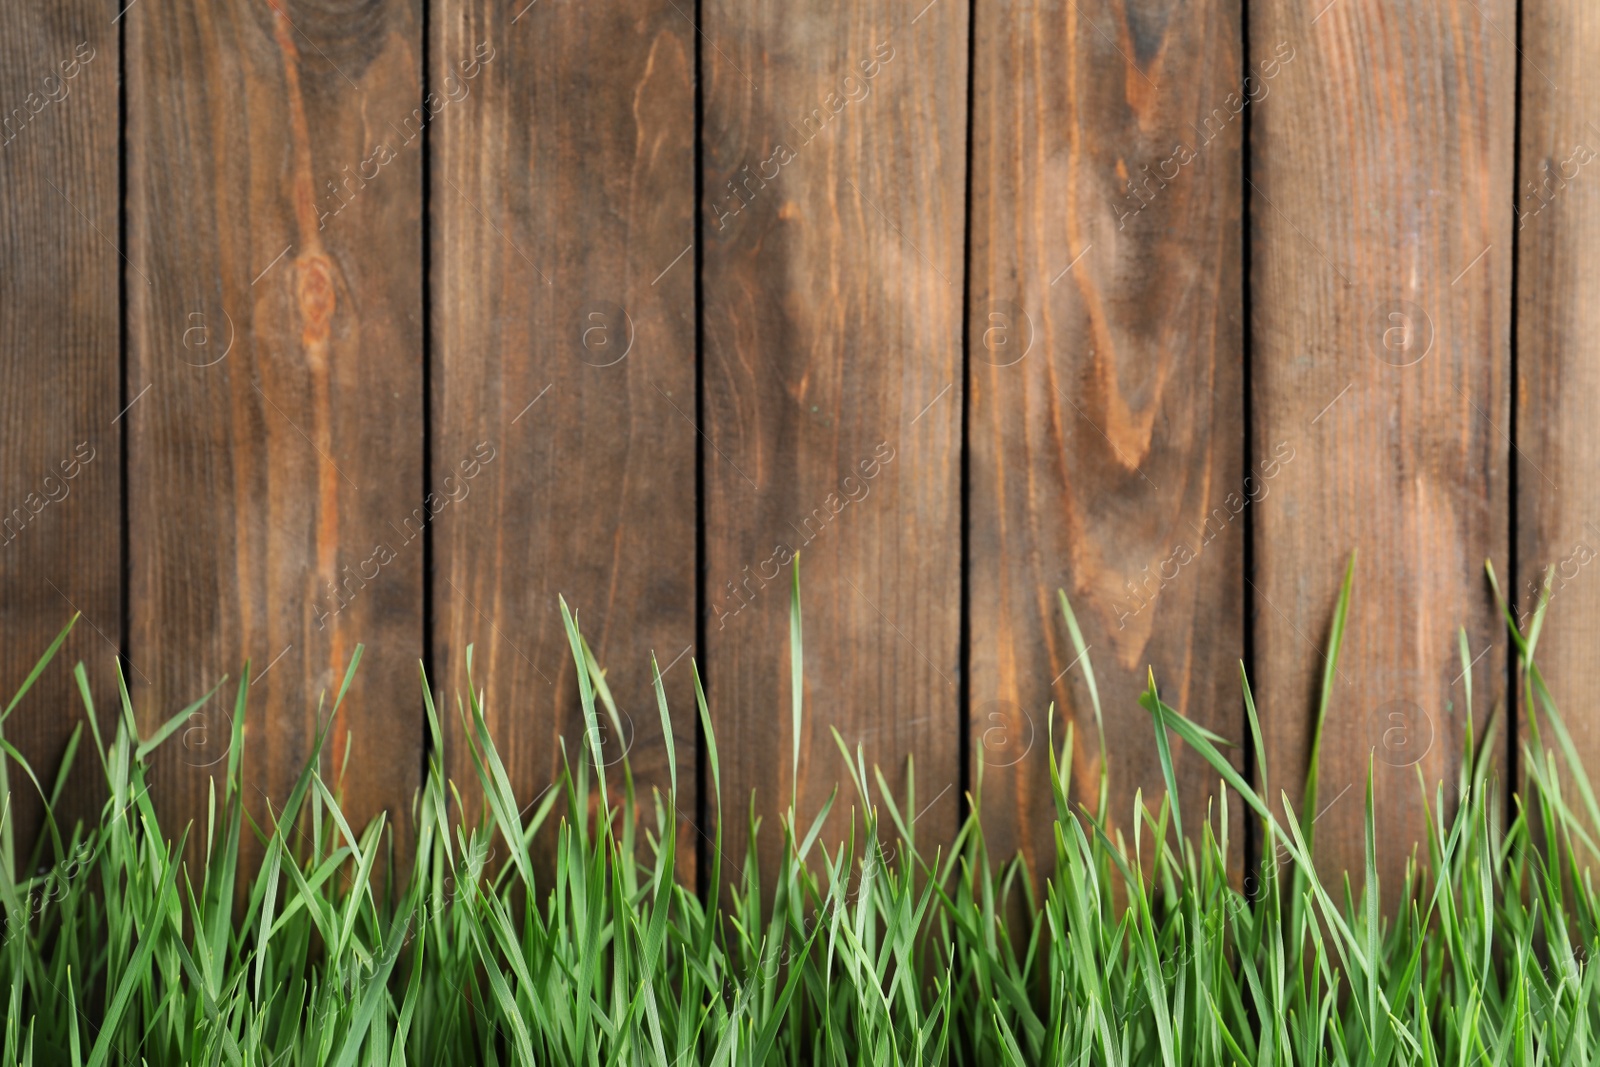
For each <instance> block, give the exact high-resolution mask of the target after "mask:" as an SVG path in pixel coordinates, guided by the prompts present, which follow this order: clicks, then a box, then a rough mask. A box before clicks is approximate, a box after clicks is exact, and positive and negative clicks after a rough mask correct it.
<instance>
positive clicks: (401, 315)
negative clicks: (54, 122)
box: [126, 0, 423, 841]
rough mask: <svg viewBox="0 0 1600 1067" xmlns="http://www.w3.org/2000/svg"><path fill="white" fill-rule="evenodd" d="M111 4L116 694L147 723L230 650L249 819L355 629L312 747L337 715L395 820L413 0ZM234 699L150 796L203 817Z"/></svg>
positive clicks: (404, 621)
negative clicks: (245, 683)
mask: <svg viewBox="0 0 1600 1067" xmlns="http://www.w3.org/2000/svg"><path fill="white" fill-rule="evenodd" d="M126 21H127V23H128V26H127V42H128V55H129V61H128V93H129V97H128V141H127V143H128V151H129V160H128V182H129V189H128V212H129V237H130V244H131V246H132V248H131V251H130V256H131V258H132V260H133V263H134V264H135V266H136V268H137V272H138V273H137V276H136V277H135V278H134V279H133V280H132V281H131V282H130V284H129V287H128V289H129V294H130V307H129V313H130V324H129V343H130V345H131V347H132V352H131V362H130V368H129V386H128V391H129V394H130V399H131V400H132V401H133V406H132V408H131V410H130V411H129V412H128V415H127V418H128V419H130V420H131V429H130V444H129V449H130V457H129V504H130V509H129V517H128V518H129V523H130V540H131V553H132V570H133V573H132V588H131V593H130V596H131V599H132V602H133V611H132V628H133V640H132V648H131V649H130V654H131V655H132V657H133V661H134V663H135V664H137V666H138V668H139V672H140V673H139V674H138V675H137V676H136V677H135V679H134V681H135V685H134V690H133V693H134V700H135V703H136V705H137V707H138V709H139V711H140V714H141V716H142V718H143V721H144V722H145V723H146V724H151V723H154V722H156V721H158V720H159V719H161V718H164V717H165V716H167V715H170V714H172V713H173V712H174V711H176V710H177V709H179V708H181V707H182V706H183V705H184V704H186V703H188V702H189V701H191V700H193V699H195V698H196V697H197V696H199V695H200V694H202V693H204V692H205V690H206V689H208V688H209V687H210V686H212V685H213V684H215V683H216V681H217V680H218V679H219V678H221V677H222V676H223V675H229V676H231V677H232V678H234V679H237V678H238V676H239V671H240V667H241V666H242V664H243V662H244V660H245V659H246V657H248V658H249V659H250V660H251V661H252V662H253V664H254V669H255V672H256V681H255V682H254V683H253V686H252V690H251V699H252V710H251V713H250V718H249V724H248V727H247V729H248V731H249V743H248V751H247V753H246V764H245V766H246V774H247V776H248V779H249V785H248V789H247V793H248V796H249V800H250V802H251V803H253V804H254V811H255V813H256V815H257V817H258V818H259V817H261V816H262V814H263V813H264V812H265V810H266V805H267V803H268V802H271V803H272V804H274V805H281V803H282V802H283V800H284V799H285V798H286V796H287V792H288V789H289V786H290V784H291V783H292V781H293V776H294V775H295V774H297V773H298V771H299V769H300V767H301V766H302V765H303V763H304V760H305V759H306V757H307V755H308V753H309V751H310V745H311V741H312V738H313V734H314V730H315V716H316V714H317V704H316V701H317V698H318V696H319V694H322V693H326V694H327V697H328V708H329V709H331V707H332V704H333V698H334V696H335V695H336V694H337V691H338V686H339V683H340V681H341V680H342V678H343V676H344V671H345V666H346V663H347V661H348V659H349V657H350V655H351V654H352V652H353V651H354V648H355V646H356V644H357V643H358V642H364V643H365V644H366V646H367V653H366V658H365V659H364V661H363V666H362V669H361V672H360V674H359V675H358V679H357V681H356V683H355V686H354V688H353V689H352V690H351V692H350V696H349V698H348V699H347V701H346V703H345V705H344V709H343V710H342V711H341V712H340V713H339V715H338V717H337V721H335V722H334V724H333V729H332V733H331V736H330V739H329V747H328V758H327V760H326V762H325V764H324V770H325V772H327V773H330V774H331V773H335V772H336V771H338V769H339V768H341V767H343V766H344V762H345V751H346V743H347V740H348V743H349V746H350V748H349V762H348V767H347V769H345V770H344V771H343V788H344V794H345V797H346V804H347V807H348V814H349V816H350V817H351V819H352V820H359V821H364V820H367V819H370V818H372V817H374V816H375V815H376V814H377V813H378V812H379V811H387V812H388V815H389V819H390V823H391V825H393V826H396V828H397V829H398V830H399V831H400V834H401V839H402V841H403V840H404V838H405V827H406V826H407V825H408V824H409V809H410V802H411V799H412V795H413V793H414V791H415V789H416V787H417V785H418V784H419V781H420V768H421V740H422V734H421V722H422V712H421V699H420V692H419V687H418V683H417V676H416V663H417V659H418V656H419V655H420V654H421V650H422V583H421V574H422V552H421V546H420V542H418V543H412V544H409V545H407V544H404V543H402V542H401V540H400V538H399V536H398V535H397V534H396V532H395V525H397V524H399V523H400V522H401V521H402V519H403V518H404V516H406V515H407V514H409V513H410V512H411V511H412V509H414V508H416V507H417V506H418V505H419V504H420V502H421V494H422V485H423V476H422V463H423V456H422V434H421V427H422V403H423V397H422V378H421V369H422V329H421V326H422V307H421V299H422V276H421V270H420V265H421V260H422V234H421V204H422V201H421V160H422V154H421V150H420V148H421V138H416V139H414V140H411V141H410V142H409V143H408V142H407V141H406V124H407V120H408V117H410V116H413V115H414V113H415V112H414V109H416V108H417V107H418V100H419V97H420V85H419V79H420V75H421V43H422V42H421V30H420V26H421V19H420V12H419V9H418V6H417V4H416V3H414V2H411V0H386V2H381V3H372V4H368V5H365V6H363V7H361V8H360V9H359V10H357V11H355V12H351V11H349V10H347V9H345V8H344V7H342V6H340V5H332V6H330V5H326V4H323V3H320V2H312V3H303V2H302V3H284V4H280V3H278V2H277V0H260V2H254V3H237V4H223V5H214V4H208V3H187V2H184V3H177V4H167V3H161V4H150V3H140V4H138V5H137V6H135V7H133V8H132V9H131V10H130V11H129V12H128V14H127V16H126ZM414 125H415V123H414V122H413V126H414ZM386 146H387V148H388V149H389V151H387V152H385V151H383V149H384V148H385V147H386ZM384 157H392V158H384ZM380 158H382V160H383V161H382V162H381V163H380V162H377V160H378V159H380ZM146 278H148V279H149V284H145V283H144V279H146ZM201 330H205V331H208V333H204V334H203V333H201V332H199V331H201ZM230 344H231V347H228V346H229V345H230ZM224 353H226V354H225V355H224ZM385 547H388V548H389V549H390V551H387V552H386V551H384V549H385ZM231 692H232V685H231V684H230V686H229V687H228V694H229V695H231ZM230 713H231V701H229V700H227V699H225V698H219V699H218V700H216V701H214V702H213V703H212V704H210V705H209V706H208V707H207V708H205V709H203V710H202V711H201V712H199V713H197V716H196V720H195V723H194V725H193V726H191V727H188V728H185V729H184V730H182V731H180V732H179V733H178V734H176V735H174V739H173V740H174V743H173V744H171V745H168V746H166V749H165V751H163V752H162V753H161V754H160V755H159V757H158V771H159V773H158V776H157V778H156V785H155V787H154V788H155V789H156V790H157V791H158V792H159V794H160V796H159V797H158V798H157V799H158V801H159V803H160V805H161V810H162V811H163V813H164V816H165V817H166V818H168V819H174V818H177V817H180V816H181V817H184V818H189V817H196V816H198V817H200V818H201V819H202V825H203V816H204V812H205V804H206V796H207V788H208V781H207V780H208V777H209V776H210V775H211V774H212V773H220V772H221V770H222V769H224V768H225V767H226V762H225V760H223V756H224V755H225V754H226V748H227V737H228V735H227V731H226V723H227V721H228V717H229V715H230Z"/></svg>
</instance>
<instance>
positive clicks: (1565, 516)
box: [1506, 0, 1600, 784]
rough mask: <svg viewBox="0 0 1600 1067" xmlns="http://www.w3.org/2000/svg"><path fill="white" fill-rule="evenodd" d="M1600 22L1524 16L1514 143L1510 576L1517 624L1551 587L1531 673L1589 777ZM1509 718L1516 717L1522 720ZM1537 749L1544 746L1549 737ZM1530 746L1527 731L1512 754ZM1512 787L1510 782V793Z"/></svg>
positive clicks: (1599, 541)
mask: <svg viewBox="0 0 1600 1067" xmlns="http://www.w3.org/2000/svg"><path fill="white" fill-rule="evenodd" d="M1597 46H1600V11H1596V10H1595V9H1594V7H1593V6H1592V5H1589V4H1583V3H1575V2H1568V0H1534V2H1529V3H1525V4H1524V5H1523V8H1522V48H1523V60H1522V77H1521V82H1522V84H1521V94H1522V127H1521V130H1522V143H1521V145H1520V146H1518V153H1519V154H1518V159H1519V163H1520V165H1519V168H1518V169H1519V173H1518V178H1517V188H1516V191H1515V225H1516V241H1517V247H1518V271H1517V278H1516V286H1517V292H1516V301H1517V337H1516V343H1517V370H1518V374H1517V383H1516V388H1517V397H1516V402H1517V405H1518V407H1517V452H1516V453H1515V454H1514V456H1513V460H1514V461H1515V462H1516V463H1517V482H1516V487H1517V500H1516V521H1517V522H1518V523H1519V524H1520V525H1519V526H1518V538H1517V559H1516V560H1515V561H1514V562H1515V565H1516V568H1517V573H1516V576H1515V579H1514V580H1513V582H1512V583H1511V585H1512V587H1511V588H1509V589H1507V590H1506V592H1507V594H1508V595H1511V596H1514V597H1515V605H1516V608H1517V611H1518V614H1519V616H1520V618H1521V620H1522V621H1523V624H1524V625H1526V624H1527V623H1528V622H1531V620H1532V613H1533V611H1534V610H1535V608H1536V607H1537V606H1538V599H1539V597H1538V589H1539V587H1540V585H1541V583H1542V582H1543V581H1544V579H1545V574H1546V571H1547V569H1550V568H1554V573H1553V574H1552V575H1551V599H1550V607H1549V616H1548V618H1547V620H1546V624H1545V627H1544V628H1543V629H1542V630H1541V631H1540V638H1539V647H1538V660H1539V664H1540V670H1541V672H1542V673H1543V675H1544V678H1545V681H1546V683H1547V684H1548V685H1549V686H1550V690H1551V694H1552V696H1554V697H1555V700H1556V706H1557V707H1558V708H1560V709H1561V711H1562V712H1563V713H1564V719H1565V722H1566V724H1567V728H1568V729H1569V730H1570V731H1571V733H1572V736H1573V740H1574V741H1575V742H1576V743H1577V746H1578V750H1579V752H1580V753H1581V755H1582V756H1583V758H1584V761H1585V763H1586V765H1587V766H1589V767H1596V766H1600V715H1597V714H1596V712H1595V711H1594V708H1593V704H1592V696H1591V694H1593V693H1594V692H1595V691H1596V687H1597V683H1600V657H1597V655H1596V645H1595V641H1594V636H1595V634H1597V633H1600V580H1597V578H1596V574H1597V573H1600V568H1594V567H1591V566H1590V564H1591V563H1593V562H1595V560H1596V559H1597V558H1600V557H1597V553H1600V492H1597V490H1596V488H1595V486H1594V484H1593V471H1594V470H1595V464H1596V461H1597V460H1600V423H1597V421H1596V419H1595V409H1596V404H1597V400H1600V361H1597V360H1596V359H1595V358H1594V343H1595V341H1594V339H1595V335H1596V327H1597V326H1600V302H1597V299H1596V298H1597V296H1600V269H1597V268H1600V261H1597V260H1596V253H1595V247H1596V240H1597V239H1600V165H1596V164H1597V161H1600V156H1597V153H1600V70H1597V69H1596V67H1595V64H1594V62H1593V61H1592V57H1593V56H1594V55H1595V50H1596V47H1597ZM1518 713H1519V715H1521V714H1522V713H1523V712H1522V710H1521V708H1519V712H1518ZM1545 736H1546V741H1545V743H1546V744H1547V745H1548V744H1551V743H1552V742H1551V741H1550V740H1549V735H1548V733H1547V734H1546V735H1545ZM1526 740H1527V730H1526V727H1525V726H1524V728H1523V730H1522V732H1521V736H1520V737H1519V743H1518V748H1517V751H1518V753H1519V758H1520V751H1521V748H1520V746H1521V744H1522V743H1525V742H1526ZM1519 784H1520V783H1519Z"/></svg>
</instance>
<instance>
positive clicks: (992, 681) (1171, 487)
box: [967, 0, 1289, 871]
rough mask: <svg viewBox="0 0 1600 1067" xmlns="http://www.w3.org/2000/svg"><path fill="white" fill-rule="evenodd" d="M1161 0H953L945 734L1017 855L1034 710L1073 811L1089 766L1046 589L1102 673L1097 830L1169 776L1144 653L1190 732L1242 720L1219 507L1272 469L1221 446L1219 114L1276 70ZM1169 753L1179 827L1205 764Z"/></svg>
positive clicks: (1078, 682) (1235, 125)
mask: <svg viewBox="0 0 1600 1067" xmlns="http://www.w3.org/2000/svg"><path fill="white" fill-rule="evenodd" d="M1158 7H1160V8H1161V10H1156V9H1152V8H1150V6H1149V5H1129V4H1123V3H1116V2H1102V0H1096V2H1093V3H1090V2H1084V3H1078V4H1068V5H1056V4H1039V3H1035V2H1033V0H1011V2H1005V3H980V4H979V5H978V7H977V30H976V32H977V35H978V39H977V50H976V63H977V71H976V78H975V94H976V99H975V106H974V110H973V159H972V205H973V215H972V270H973V277H972V290H971V302H970V304H969V307H968V325H967V329H968V332H969V337H970V338H971V341H970V344H971V360H970V363H969V367H970V371H971V373H970V378H969V381H970V383H971V390H972V400H971V403H972V421H971V428H970V437H969V442H968V447H969V449H970V456H971V459H970V462H971V486H972V489H971V512H970V524H971V525H970V531H971V540H970V551H969V559H968V571H967V582H968V596H969V603H970V610H971V629H970V632H971V650H970V656H971V670H972V689H971V704H970V709H971V710H970V716H969V726H968V728H969V730H970V731H971V738H972V747H971V758H972V761H973V766H974V773H976V766H977V763H978V761H979V759H980V757H981V758H982V760H983V762H984V777H983V813H984V829H985V832H986V834H987V835H988V838H989V840H990V842H991V845H992V846H993V847H994V849H995V850H996V853H997V854H999V855H1010V854H1013V853H1014V852H1016V851H1017V850H1019V849H1020V850H1021V851H1022V853H1023V854H1024V855H1025V856H1026V857H1027V859H1028V860H1029V862H1030V864H1031V865H1032V866H1033V869H1034V870H1036V871H1037V870H1040V869H1048V868H1049V867H1050V865H1051V863H1052V862H1053V856H1054V844H1053V838H1052V836H1051V835H1052V830H1051V826H1052V823H1053V820H1054V817H1055V811H1054V803H1053V801H1052V799H1051V792H1050V777H1049V764H1048V758H1047V752H1048V741H1047V729H1048V714H1049V707H1050V704H1051V703H1052V701H1053V702H1054V703H1055V705H1056V708H1057V721H1056V739H1057V744H1058V746H1059V745H1060V744H1061V741H1062V739H1063V738H1064V736H1065V728H1066V721H1067V720H1068V719H1069V718H1070V719H1071V720H1072V721H1074V722H1075V723H1076V729H1077V744H1076V752H1075V756H1074V776H1073V784H1074V797H1075V799H1076V800H1077V801H1079V802H1082V803H1086V804H1088V805H1089V806H1090V807H1091V809H1092V808H1093V806H1094V803H1095V798H1096V797H1097V795H1098V788H1099V780H1100V774H1101V770H1102V768H1101V767H1100V765H1099V764H1100V758H1099V746H1098V739H1097V735H1096V727H1095V721H1094V714H1093V709H1092V705H1091V703H1090V698H1089V689H1088V686H1087V684H1086V681H1085V678H1084V671H1083V664H1082V662H1081V660H1079V657H1078V654H1077V652H1076V650H1075V648H1074V646H1073V644H1072V641H1071V638H1070V636H1069V634H1068V632H1067V629H1066V627H1065V625H1064V624H1063V620H1062V616H1061V611H1060V609H1059V607H1058V601H1057V597H1056V590H1057V589H1064V590H1065V591H1066V593H1067V596H1068V597H1069V598H1070V599H1071V601H1072V603H1073V605H1074V609H1075V614H1076V616H1077V618H1078V621H1079V625H1080V626H1081V627H1082V630H1083V637H1084V640H1085V642H1087V644H1088V646H1089V647H1088V659H1089V661H1090V662H1091V663H1092V665H1093V668H1094V672H1095V677H1096V680H1097V681H1098V684H1099V693H1100V699H1101V702H1102V706H1103V708H1104V718H1105V730H1106V742H1107V748H1108V762H1109V774H1110V785H1111V793H1110V797H1111V800H1110V803H1111V809H1110V819H1111V824H1112V825H1113V826H1115V827H1117V828H1119V829H1121V830H1122V831H1123V832H1125V833H1127V832H1130V831H1131V829H1132V825H1133V815H1132V813H1133V804H1134V797H1135V793H1136V791H1137V790H1140V789H1142V790H1143V793H1144V800H1145V803H1146V804H1148V805H1150V806H1151V808H1152V810H1155V809H1156V808H1157V807H1159V805H1160V803H1161V797H1162V795H1164V793H1165V791H1166V789H1165V785H1164V784H1163V778H1162V774H1161V766H1160V763H1159V761H1158V758H1157V755H1156V748H1155V745H1154V744H1153V743H1152V741H1153V738H1154V732H1153V729H1152V725H1151V720H1150V716H1149V715H1148V714H1147V713H1146V712H1145V711H1144V710H1142V709H1141V708H1140V707H1139V705H1138V703H1137V701H1138V697H1139V695H1140V693H1141V692H1143V691H1144V689H1145V688H1146V685H1147V679H1148V675H1147V673H1146V672H1147V669H1148V668H1150V667H1153V668H1154V670H1155V676H1156V680H1157V684H1158V687H1159V689H1160V692H1161V694H1162V697H1163V699H1164V700H1166V701H1167V702H1168V703H1170V704H1172V705H1173V706H1175V707H1177V708H1179V709H1181V710H1182V711H1183V712H1184V713H1185V714H1187V715H1189V716H1191V717H1193V718H1195V719H1196V720H1198V721H1199V722H1201V723H1203V724H1204V725H1205V726H1207V727H1209V728H1210V729H1212V730H1214V731H1216V732H1217V733H1220V734H1222V735H1224V736H1227V737H1230V738H1233V739H1235V740H1237V739H1238V738H1239V736H1240V733H1241V729H1242V724H1243V717H1242V716H1243V711H1242V700H1241V698H1240V693H1239V682H1238V670H1237V662H1238V660H1239V657H1240V656H1241V655H1242V653H1243V631H1242V616H1243V587H1242V583H1241V581H1240V575H1241V574H1242V572H1243V567H1242V564H1243V557H1244V544H1245V537H1246V532H1245V519H1244V517H1243V515H1242V512H1243V510H1244V508H1245V507H1247V506H1256V505H1251V504H1249V503H1248V501H1249V500H1250V499H1251V498H1252V497H1255V498H1256V499H1257V500H1258V501H1259V500H1264V499H1267V497H1268V496H1269V495H1270V493H1271V492H1272V490H1273V487H1274V484H1275V482H1276V478H1274V477H1270V476H1268V475H1266V474H1263V473H1262V472H1261V471H1255V472H1252V476H1251V479H1250V481H1249V482H1248V484H1247V483H1246V481H1245V476H1246V471H1245V470H1244V463H1243V458H1242V456H1243V445H1244V396H1243V386H1242V381H1241V371H1242V366H1243V344H1242V304H1241V269H1240V250H1241V227H1240V207H1241V201H1240V185H1241V180H1240V154H1241V151H1242V148H1241V145H1242V127H1243V124H1244V121H1245V120H1244V118H1243V117H1242V116H1241V115H1240V114H1238V112H1239V111H1242V110H1243V108H1244V106H1245V105H1243V104H1242V103H1240V102H1241V101H1244V100H1246V99H1247V96H1246V94H1247V92H1248V93H1249V94H1251V95H1252V96H1254V97H1255V102H1252V103H1250V104H1249V105H1248V106H1250V107H1257V106H1261V102H1262V101H1270V97H1271V95H1272V92H1273V90H1274V89H1275V87H1276V85H1277V83H1278V82H1279V81H1280V80H1282V79H1283V78H1284V77H1285V75H1286V72H1287V70H1288V69H1289V68H1285V69H1284V70H1274V71H1273V74H1274V75H1275V76H1274V77H1267V76H1265V75H1263V74H1262V73H1261V72H1259V71H1252V72H1251V78H1250V82H1249V85H1248V87H1247V86H1245V85H1244V84H1243V79H1244V75H1243V72H1242V70H1241V68H1242V66H1243V63H1242V60H1241V57H1240V43H1239V42H1240V30H1241V25H1240V20H1239V5H1238V4H1237V3H1235V2H1233V0H1211V2H1207V3H1202V4H1176V3H1174V4H1166V5H1158ZM1230 101H1231V102H1232V105H1230ZM1273 103H1275V101H1270V102H1267V103H1265V106H1266V107H1272V106H1273ZM1213 106H1215V107H1216V108H1218V109H1221V110H1220V112H1219V113H1218V114H1219V116H1220V117H1218V118H1211V115H1212V113H1211V112H1210V111H1209V109H1210V108H1211V107H1213ZM1208 119H1211V121H1210V122H1209V123H1208V122H1207V120H1208ZM1270 473H1271V474H1276V473H1278V472H1277V470H1276V469H1274V470H1273V471H1271V472H1270ZM1174 758H1175V764H1176V772H1177V775H1178V780H1179V789H1180V794H1181V796H1180V799H1181V802H1182V805H1183V811H1184V814H1185V819H1186V822H1185V830H1186V831H1187V832H1189V833H1191V834H1193V833H1195V832H1196V831H1197V827H1198V824H1199V822H1200V821H1201V820H1202V819H1203V818H1204V817H1205V816H1206V812H1207V808H1206V805H1207V802H1208V800H1212V799H1214V798H1215V797H1217V796H1218V794H1219V792H1220V789H1219V785H1218V779H1217V776H1216V775H1215V774H1214V773H1212V772H1211V771H1210V770H1208V769H1207V767H1206V765H1205V763H1204V761H1203V760H1201V759H1200V758H1198V757H1197V756H1195V755H1194V754H1193V753H1190V752H1187V751H1184V750H1182V748H1181V747H1175V749H1174ZM1234 811H1235V813H1237V811H1238V806H1237V805H1234ZM1213 825H1217V824H1216V820H1215V819H1214V820H1213ZM1231 830H1232V842H1233V843H1234V845H1235V852H1236V854H1237V853H1238V852H1239V848H1238V845H1239V842H1240V840H1241V839H1240V835H1239V833H1238V830H1239V823H1238V820H1237V819H1235V820H1234V826H1233V827H1232V828H1231ZM1129 839H1130V841H1131V837H1130V838H1129ZM1041 865H1042V867H1041Z"/></svg>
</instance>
